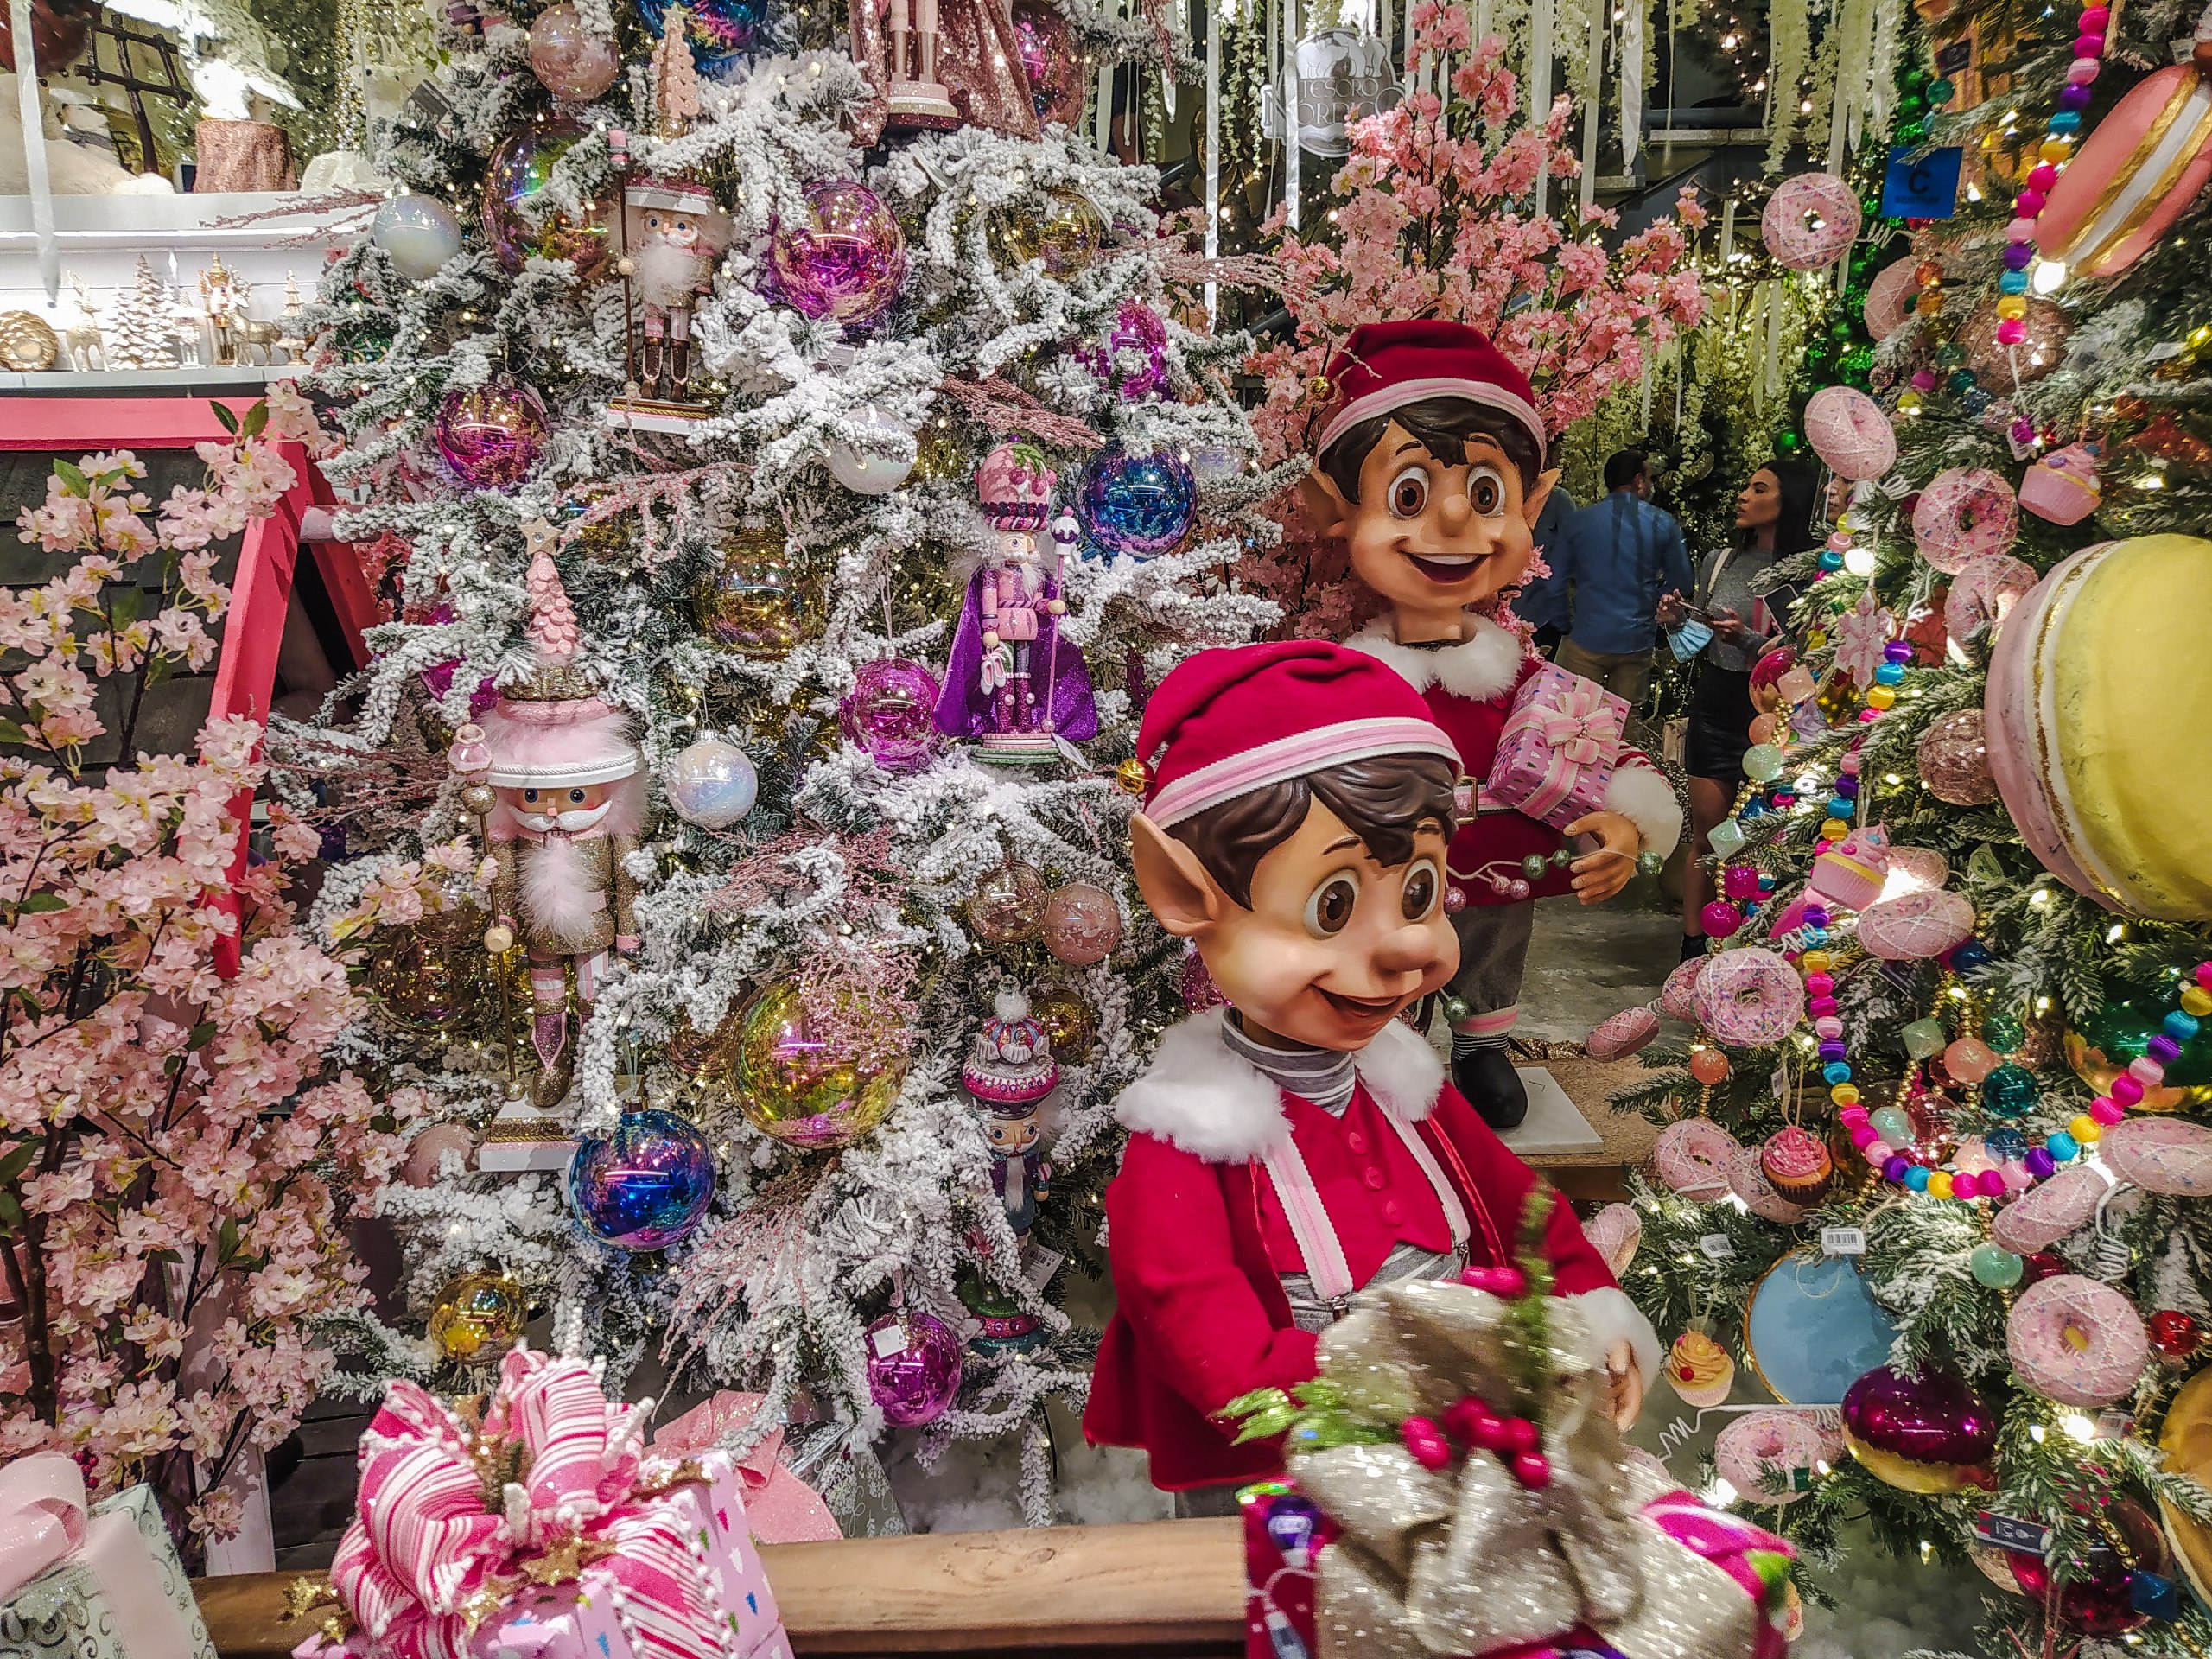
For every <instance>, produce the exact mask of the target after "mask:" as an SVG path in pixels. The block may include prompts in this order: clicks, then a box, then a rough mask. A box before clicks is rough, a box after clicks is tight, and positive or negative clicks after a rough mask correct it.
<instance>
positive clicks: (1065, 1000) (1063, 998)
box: [1029, 985, 1098, 1065]
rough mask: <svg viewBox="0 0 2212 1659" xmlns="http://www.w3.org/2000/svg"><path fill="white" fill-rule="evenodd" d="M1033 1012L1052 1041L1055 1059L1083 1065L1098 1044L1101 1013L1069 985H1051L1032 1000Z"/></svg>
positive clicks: (1032, 1014)
mask: <svg viewBox="0 0 2212 1659" xmlns="http://www.w3.org/2000/svg"><path fill="white" fill-rule="evenodd" d="M1029 1012H1030V1014H1031V1016H1032V1017H1033V1019H1035V1020H1036V1021H1037V1022H1038V1023H1039V1025H1041V1026H1043V1027H1045V1034H1046V1036H1047V1037H1049V1038H1051V1039H1052V1058H1054V1059H1057V1060H1065V1062H1067V1064H1069V1065H1082V1064H1083V1062H1084V1061H1085V1060H1087V1059H1089V1058H1090V1056H1091V1053H1092V1052H1093V1051H1094V1050H1096V1048H1097V1046H1098V1016H1097V1015H1096V1014H1093V1013H1092V1012H1091V1011H1090V1004H1089V1003H1088V1002H1086V1001H1084V1000H1083V997H1082V995H1080V994H1079V993H1078V992H1077V991H1075V990H1073V989H1072V988H1070V987H1068V986H1065V985H1048V986H1046V988H1044V989H1043V990H1041V991H1039V992H1038V993H1037V994H1036V995H1033V996H1032V997H1031V998H1030V999H1029Z"/></svg>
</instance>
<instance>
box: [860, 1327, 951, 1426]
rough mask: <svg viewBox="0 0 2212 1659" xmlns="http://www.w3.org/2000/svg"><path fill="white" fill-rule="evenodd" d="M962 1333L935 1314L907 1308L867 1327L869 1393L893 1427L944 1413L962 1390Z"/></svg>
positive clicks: (917, 1424) (934, 1418) (924, 1421)
mask: <svg viewBox="0 0 2212 1659" xmlns="http://www.w3.org/2000/svg"><path fill="white" fill-rule="evenodd" d="M960 1369H961V1368H960V1338H958V1337H957V1336H955V1335H954V1334H953V1333H952V1329H951V1327H950V1326H949V1325H946V1324H945V1322H944V1320H943V1319H939V1318H938V1316H937V1315H936V1314H934V1313H927V1312H925V1311H924V1310H922V1309H920V1308H904V1309H901V1310H900V1311H899V1312H898V1313H887V1314H885V1315H884V1316H883V1317H882V1318H881V1319H878V1320H877V1321H876V1322H875V1323H874V1325H870V1326H868V1397H869V1398H870V1399H872V1400H874V1402H875V1403H876V1406H877V1408H878V1409H880V1411H881V1412H882V1413H883V1421H885V1422H887V1423H888V1424H890V1425H891V1426H892V1427H894V1428H915V1427H919V1426H920V1425H922V1424H924V1423H933V1422H935V1421H937V1420H938V1418H940V1417H942V1416H944V1414H945V1412H946V1410H947V1409H948V1408H950V1406H951V1404H952V1402H953V1399H954V1397H955V1396H956V1395H958V1394H959V1392H960Z"/></svg>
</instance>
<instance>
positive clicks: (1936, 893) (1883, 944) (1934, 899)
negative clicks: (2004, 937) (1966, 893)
mask: <svg viewBox="0 0 2212 1659" xmlns="http://www.w3.org/2000/svg"><path fill="white" fill-rule="evenodd" d="M1973 937H1974V905H1973V904H1972V902H1971V901H1969V900H1967V899H1962V898H1961V897H1960V896H1959V895H1958V894H1957V893H1945V892H1943V891H1942V890H1941V889H1940V888H1928V889H1923V891H1921V892H1919V893H1904V894H1902V895H1900V896H1899V897H1897V898H1895V899H1883V900H1882V901H1881V902H1880V903H1879V904H1876V905H1870V906H1867V907H1866V910H1864V911H1863V912H1860V913H1859V944H1860V946H1861V947H1862V948H1864V949H1865V950H1866V954H1867V955H1869V956H1872V957H1881V958H1882V960H1883V961H1885V962H1925V961H1927V960H1929V958H1930V957H1940V956H1942V954H1943V953H1944V952H1945V951H1946V950H1950V949H1951V948H1952V947H1953V946H1955V945H1960V944H1965V943H1966V942H1967V940H1968V939H1969V938H1973Z"/></svg>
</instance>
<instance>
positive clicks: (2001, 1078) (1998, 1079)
mask: <svg viewBox="0 0 2212 1659" xmlns="http://www.w3.org/2000/svg"><path fill="white" fill-rule="evenodd" d="M2040 1092H2041V1091H2040V1090H2038V1089H2037V1087H2036V1079H2035V1073H2033V1072H2032V1071H2029V1070H2028V1069H2027V1068H2026V1067H2025V1066H2020V1065H2011V1064H2009V1063H2008V1064H2006V1065H2000V1066H1999V1067H1998V1068H1997V1069H1996V1070H1995V1071H1992V1072H1991V1073H1990V1074H1989V1075H1988V1076H1987V1077H1984V1078H1983V1079H1982V1080H1981V1107H1982V1109H1983V1110H1984V1111H1986V1112H1994V1113H1996V1114H1997V1116H1999V1117H2018V1116H2020V1115H2021V1114H2022V1113H2023V1112H2024V1111H2026V1110H2027V1109H2029V1108H2030V1107H2031V1106H2032V1105H2034V1104H2035V1103H2036V1097H2037V1095H2038V1094H2039V1093H2040ZM2051 1155H2052V1156H2053V1157H2056V1156H2057V1154H2056V1152H2055V1151H2054V1152H2053V1153H2052V1154H2051ZM2059 1161H2060V1162H2062V1163H2063V1162H2064V1161H2065V1160H2063V1159H2060V1160H2059Z"/></svg>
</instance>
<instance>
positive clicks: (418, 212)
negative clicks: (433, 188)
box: [369, 195, 461, 283]
mask: <svg viewBox="0 0 2212 1659" xmlns="http://www.w3.org/2000/svg"><path fill="white" fill-rule="evenodd" d="M369 239H370V240H371V241H372V242H374V243H375V244H376V245H377V246H378V247H379V248H382V249H383V250H384V251H385V253H386V254H388V255H389V256H391V264H392V268H393V269H394V270H397V271H398V273H399V274H400V275H401V276H402V277H405V278H407V280H408V281H409V282H410V283H421V282H427V281H429V279H430V278H431V277H435V276H436V275H437V274H438V272H439V271H440V270H442V269H443V267H444V265H445V263H446V261H447V260H448V259H450V258H452V257H454V255H455V254H456V253H459V252H460V251H461V221H460V220H459V219H455V218H454V214H453V209H452V208H450V207H447V206H446V205H445V203H443V202H442V201H440V200H438V199H437V198H436V197H435V196H416V195H405V196H394V197H393V198H392V199H391V200H390V201H387V202H386V203H385V205H384V206H383V207H379V208H378V209H377V217H376V223H375V224H374V225H373V226H371V227H370V230H369Z"/></svg>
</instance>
